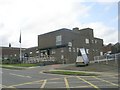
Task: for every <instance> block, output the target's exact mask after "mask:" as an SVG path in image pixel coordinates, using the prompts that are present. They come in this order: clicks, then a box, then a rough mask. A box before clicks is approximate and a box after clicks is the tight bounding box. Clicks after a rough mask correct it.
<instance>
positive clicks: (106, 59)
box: [94, 53, 120, 64]
mask: <svg viewBox="0 0 120 90" xmlns="http://www.w3.org/2000/svg"><path fill="white" fill-rule="evenodd" d="M119 56H120V53H116V54H109V55H103V56H95V57H94V63H100V62H106V64H108V62H109V61H111V60H114V61H115V63H116V64H117V61H118V59H119Z"/></svg>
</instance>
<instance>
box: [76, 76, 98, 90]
mask: <svg viewBox="0 0 120 90" xmlns="http://www.w3.org/2000/svg"><path fill="white" fill-rule="evenodd" d="M76 77H77V78H78V79H80V80H82V81H84V82H86V83H88V84H89V85H91V86H92V87H94V88H96V89H97V90H100V89H99V87H97V86H96V85H94V84H92V83H90V82H88V81H87V80H85V79H83V78H80V77H79V76H76Z"/></svg>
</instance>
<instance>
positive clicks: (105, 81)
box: [93, 76, 118, 86]
mask: <svg viewBox="0 0 120 90" xmlns="http://www.w3.org/2000/svg"><path fill="white" fill-rule="evenodd" d="M93 77H94V78H95V79H98V80H101V81H103V82H106V83H109V84H111V85H114V86H118V84H115V83H112V82H109V81H107V80H104V79H101V78H97V77H95V76H93Z"/></svg>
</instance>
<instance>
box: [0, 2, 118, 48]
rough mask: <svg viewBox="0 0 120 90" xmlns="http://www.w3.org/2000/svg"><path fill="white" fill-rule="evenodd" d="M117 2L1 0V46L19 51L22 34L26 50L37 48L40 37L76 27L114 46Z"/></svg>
mask: <svg viewBox="0 0 120 90" xmlns="http://www.w3.org/2000/svg"><path fill="white" fill-rule="evenodd" d="M104 1H106V2H104ZM108 1H109V2H108ZM113 1H114V2H113ZM117 1H118V0H90V2H86V0H85V1H84V0H82V1H81V0H0V41H1V43H0V46H8V45H9V43H11V45H12V46H13V47H19V37H20V30H21V37H22V47H26V48H28V47H33V46H37V37H38V35H40V34H43V33H47V32H50V31H54V30H58V29H61V28H68V29H72V28H74V27H79V28H80V29H82V28H86V27H89V28H92V29H94V36H95V37H98V38H102V39H103V40H104V44H108V43H113V44H114V43H116V42H118V2H117Z"/></svg>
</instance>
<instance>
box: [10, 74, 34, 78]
mask: <svg viewBox="0 0 120 90" xmlns="http://www.w3.org/2000/svg"><path fill="white" fill-rule="evenodd" d="M9 74H10V75H14V76H19V77H27V78H32V77H30V76H24V75H20V74H14V73H9Z"/></svg>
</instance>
